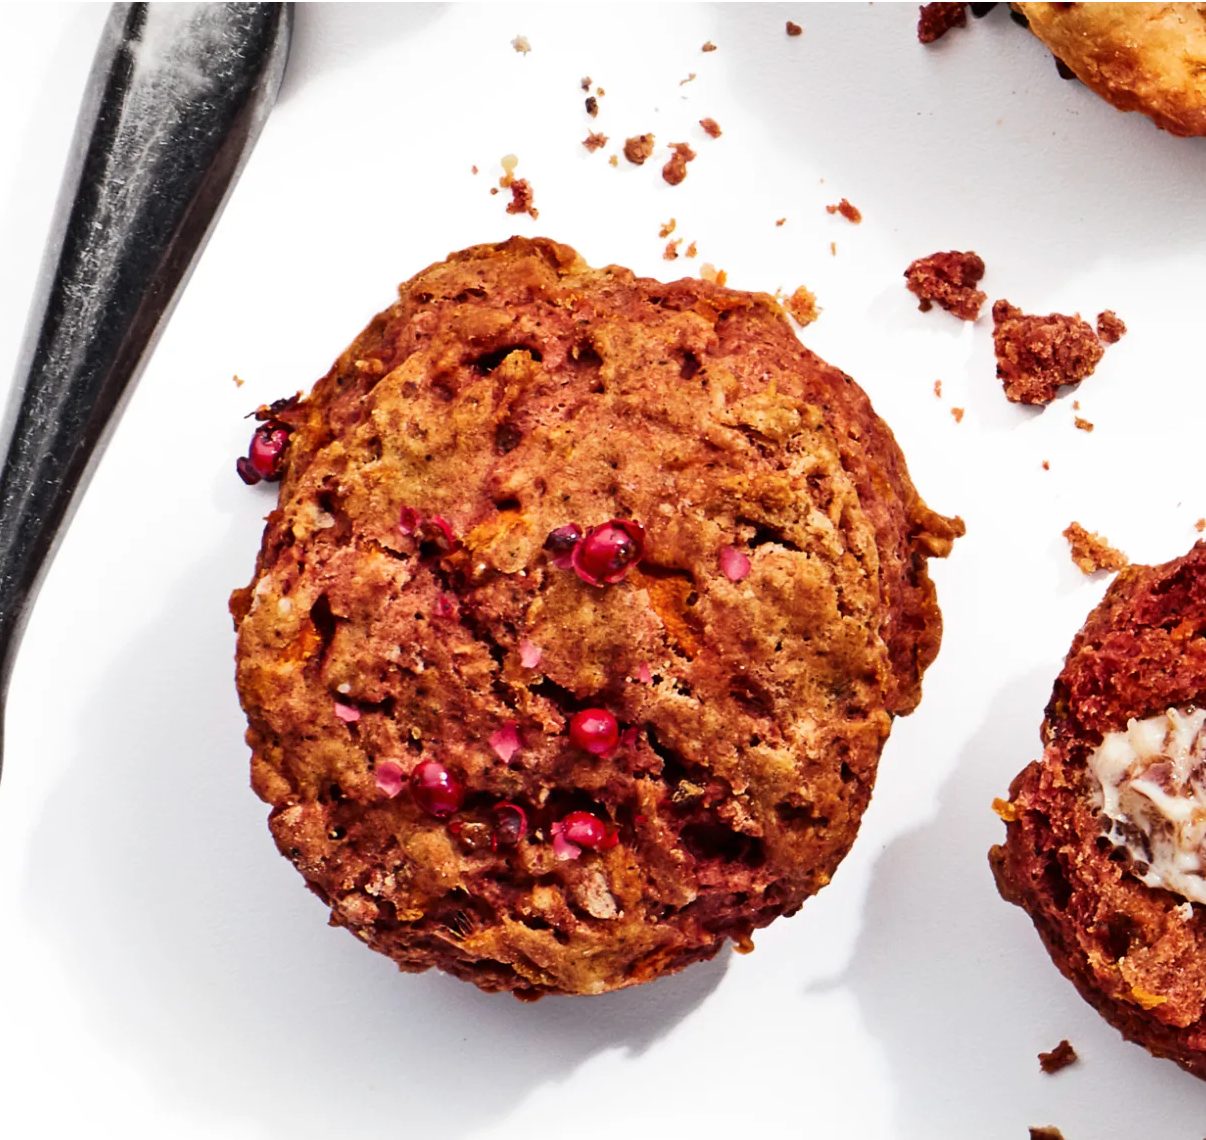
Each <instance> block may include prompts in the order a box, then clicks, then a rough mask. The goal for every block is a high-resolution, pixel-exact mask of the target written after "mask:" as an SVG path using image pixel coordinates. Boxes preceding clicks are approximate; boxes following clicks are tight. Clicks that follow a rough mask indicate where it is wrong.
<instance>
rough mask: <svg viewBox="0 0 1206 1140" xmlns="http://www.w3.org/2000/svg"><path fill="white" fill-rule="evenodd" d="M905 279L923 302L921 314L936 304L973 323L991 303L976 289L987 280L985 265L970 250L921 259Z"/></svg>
mask: <svg viewBox="0 0 1206 1140" xmlns="http://www.w3.org/2000/svg"><path fill="white" fill-rule="evenodd" d="M904 276H905V285H906V288H907V289H908V290H909V292H910V293H912V294H914V295H915V296H917V297H919V298H920V299H921V305H920V307H921V310H922V312H927V311H928V310H929V308H930V304H931V302H934V301H936V302H937V303H938V304H939V305H940V306H941V307H942V308H944V309H945V310H946V311H947V312H948V313H951V314H953V315H954V316H956V317H958V318H959V319H960V320H961V321H974V320H975V319H976V318H977V317H978V316H979V315H980V308H981V306H982V305H983V304H984V302H985V301H987V300H988V294H987V293H984V292H981V291H980V290H979V289H977V288H976V285H977V284H979V282H980V279H981V278H982V277H983V276H984V261H983V259H982V258H980V257H979V256H978V255H977V254H976V253H974V252H972V251H970V250H969V251H968V252H966V253H963V252H960V251H959V250H954V249H952V250H949V251H947V252H946V253H931V254H930V255H929V256H928V257H919V258H917V260H916V261H914V262H912V263H911V264H910V265H909V267H908V269H906V270H905V272H904Z"/></svg>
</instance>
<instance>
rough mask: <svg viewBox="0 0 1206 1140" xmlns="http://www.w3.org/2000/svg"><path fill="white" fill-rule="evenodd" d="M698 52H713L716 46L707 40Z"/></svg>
mask: <svg viewBox="0 0 1206 1140" xmlns="http://www.w3.org/2000/svg"><path fill="white" fill-rule="evenodd" d="M699 50H700V51H715V50H716V45H715V44H714V43H713V42H712V41H711V40H708V42H707V43H706V44H704V46H703V47H701V48H700V49H699Z"/></svg>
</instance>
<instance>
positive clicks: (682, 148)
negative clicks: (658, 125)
mask: <svg viewBox="0 0 1206 1140" xmlns="http://www.w3.org/2000/svg"><path fill="white" fill-rule="evenodd" d="M670 149H671V150H672V151H674V153H673V154H672V155H671V156H670V161H669V162H667V163H666V165H665V166H663V167H662V177H663V178H664V179H665V180H666V181H667V182H669V183H670V185H671V186H677V185H678V184H679V183H680V182H681V181H682V180H683V179H684V178H686V177H687V163H688V162H691V161H693V160H694V158H695V151H693V150H692V149H691V147H690V146H689V145H688V144H687V143H671V144H670Z"/></svg>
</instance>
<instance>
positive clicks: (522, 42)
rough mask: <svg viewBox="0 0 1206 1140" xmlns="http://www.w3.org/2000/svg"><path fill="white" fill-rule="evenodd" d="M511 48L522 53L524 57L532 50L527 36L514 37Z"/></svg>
mask: <svg viewBox="0 0 1206 1140" xmlns="http://www.w3.org/2000/svg"><path fill="white" fill-rule="evenodd" d="M511 46H512V47H513V48H514V49H515V50H516V51H520V52H523V54H524V55H527V54H528V52H530V51H531V50H532V45H531V44H530V43H529V42H528V37H527V36H516V37H515V38H514V39H513V40H512V41H511Z"/></svg>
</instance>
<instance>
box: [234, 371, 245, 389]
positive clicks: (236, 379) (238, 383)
mask: <svg viewBox="0 0 1206 1140" xmlns="http://www.w3.org/2000/svg"><path fill="white" fill-rule="evenodd" d="M231 379H232V380H233V381H234V383H235V387H236V388H242V387H243V385H244V384H245V383H246V381H245V380H243V379H242V378H241V377H240V376H239V374H238V373H237V372H236V373H235V374H234V376H232V377H231Z"/></svg>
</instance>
